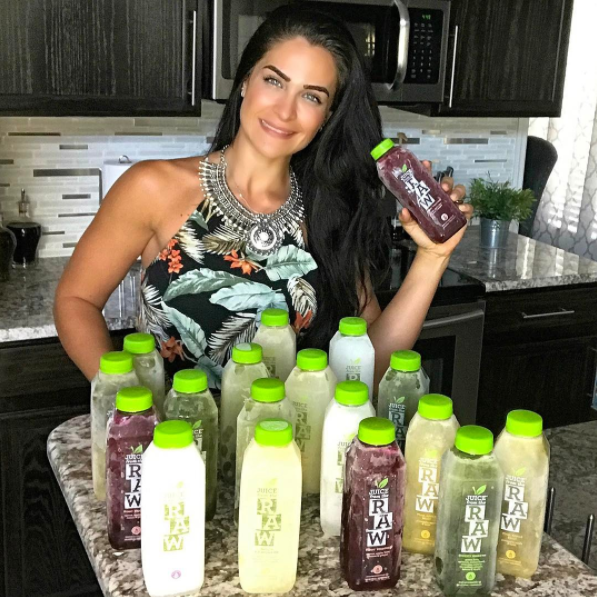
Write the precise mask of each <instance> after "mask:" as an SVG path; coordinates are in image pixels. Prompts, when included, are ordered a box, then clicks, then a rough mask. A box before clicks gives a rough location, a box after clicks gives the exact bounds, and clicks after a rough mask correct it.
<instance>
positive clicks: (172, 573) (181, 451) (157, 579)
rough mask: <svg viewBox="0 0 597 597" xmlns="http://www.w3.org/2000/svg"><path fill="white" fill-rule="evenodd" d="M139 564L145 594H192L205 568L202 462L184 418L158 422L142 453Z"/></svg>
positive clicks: (164, 596)
mask: <svg viewBox="0 0 597 597" xmlns="http://www.w3.org/2000/svg"><path fill="white" fill-rule="evenodd" d="M141 503H142V508H141V526H142V528H143V541H142V542H141V564H142V567H143V577H144V579H145V585H146V587H147V592H148V593H149V595H150V597H169V596H171V595H172V596H174V595H183V594H187V593H194V592H196V591H199V589H201V586H202V585H203V576H204V567H205V464H204V462H203V458H201V454H199V450H197V448H196V447H195V444H194V442H193V430H192V429H191V426H190V425H189V424H188V423H187V422H186V421H165V422H164V423H159V424H158V426H157V427H156V428H155V431H154V434H153V442H152V443H151V444H149V447H148V448H147V450H146V451H145V454H143V486H142V488H141Z"/></svg>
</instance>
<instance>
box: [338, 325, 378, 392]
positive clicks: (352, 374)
mask: <svg viewBox="0 0 597 597" xmlns="http://www.w3.org/2000/svg"><path fill="white" fill-rule="evenodd" d="M330 367H331V368H332V371H333V372H334V373H335V374H336V377H337V378H338V381H350V380H357V381H362V382H364V383H366V384H367V387H368V388H369V400H371V398H372V397H373V374H374V372H375V349H374V348H373V344H371V340H370V339H369V336H368V335H367V322H366V321H365V320H364V319H363V318H362V317H344V318H343V319H341V320H340V325H339V326H338V331H337V332H336V334H335V335H334V337H333V338H332V340H331V342H330Z"/></svg>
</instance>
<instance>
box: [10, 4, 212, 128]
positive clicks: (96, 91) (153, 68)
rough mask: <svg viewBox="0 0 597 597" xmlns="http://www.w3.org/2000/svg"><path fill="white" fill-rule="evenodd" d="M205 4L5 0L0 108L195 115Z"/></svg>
mask: <svg viewBox="0 0 597 597" xmlns="http://www.w3.org/2000/svg"><path fill="white" fill-rule="evenodd" d="M204 4H205V3H204V2H201V1H199V0H93V1H92V2H81V1H80V0H28V1H27V2H23V0H4V1H3V2H2V19H0V56H2V64H1V66H0V73H1V76H0V114H2V113H5V114H10V115H34V116H35V115H44V116H71V115H88V116H91V115H151V114H154V115H159V114H182V115H196V116H197V115H199V114H200V104H201V102H200V98H201V64H202V51H201V49H202V44H201V37H202V34H203V31H202V30H203V27H204V18H203V9H204Z"/></svg>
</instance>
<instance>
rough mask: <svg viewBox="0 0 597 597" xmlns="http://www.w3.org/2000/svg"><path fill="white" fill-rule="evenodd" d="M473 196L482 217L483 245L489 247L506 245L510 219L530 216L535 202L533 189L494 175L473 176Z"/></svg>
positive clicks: (471, 191) (477, 212)
mask: <svg viewBox="0 0 597 597" xmlns="http://www.w3.org/2000/svg"><path fill="white" fill-rule="evenodd" d="M469 197H470V200H469V201H470V204H471V205H472V206H473V207H474V208H475V215H477V216H479V217H480V218H481V247H484V248H488V249H499V248H503V247H505V246H506V244H507V242H508V230H509V228H510V222H511V221H512V220H517V221H521V220H524V219H526V218H528V217H529V215H530V214H531V206H532V205H533V202H534V201H535V195H534V194H533V191H531V190H530V189H524V190H523V189H513V188H512V187H511V186H510V181H506V182H497V181H495V180H491V177H489V178H488V179H487V180H485V179H483V178H475V179H473V181H472V182H471V185H470V191H469Z"/></svg>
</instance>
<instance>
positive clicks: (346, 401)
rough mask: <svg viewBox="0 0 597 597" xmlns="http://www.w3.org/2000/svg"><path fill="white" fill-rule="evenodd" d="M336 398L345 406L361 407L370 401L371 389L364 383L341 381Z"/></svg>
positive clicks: (337, 387)
mask: <svg viewBox="0 0 597 597" xmlns="http://www.w3.org/2000/svg"><path fill="white" fill-rule="evenodd" d="M334 398H335V399H336V402H338V403H339V404H343V405H344V406H361V405H363V404H365V402H367V400H369V388H368V387H367V384H366V383H363V382H362V381H357V380H354V381H353V380H350V381H341V382H340V383H339V384H338V385H337V386H336V392H335V394H334Z"/></svg>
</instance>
